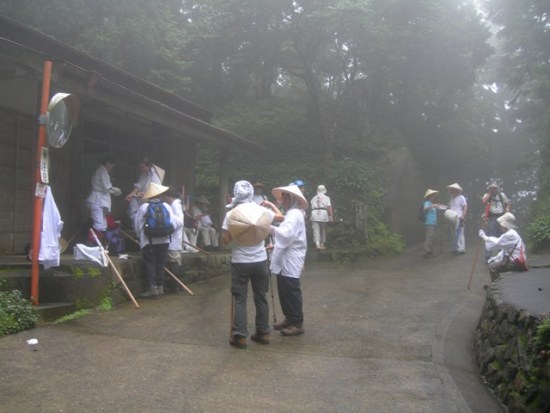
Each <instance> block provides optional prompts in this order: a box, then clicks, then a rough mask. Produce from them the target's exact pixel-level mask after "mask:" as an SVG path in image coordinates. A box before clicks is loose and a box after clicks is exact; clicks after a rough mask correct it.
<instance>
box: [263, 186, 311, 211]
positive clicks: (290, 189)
mask: <svg viewBox="0 0 550 413" xmlns="http://www.w3.org/2000/svg"><path fill="white" fill-rule="evenodd" d="M271 193H272V194H273V196H274V197H275V198H277V199H280V198H281V197H282V194H283V193H286V194H289V195H291V196H292V197H294V198H296V200H297V201H298V203H299V207H300V209H307V208H308V207H309V203H308V202H307V200H306V199H305V198H304V194H302V191H301V190H300V188H299V187H298V186H297V185H289V186H281V187H279V188H273V189H272V190H271Z"/></svg>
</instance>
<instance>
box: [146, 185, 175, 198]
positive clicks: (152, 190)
mask: <svg viewBox="0 0 550 413" xmlns="http://www.w3.org/2000/svg"><path fill="white" fill-rule="evenodd" d="M169 189H170V188H169V187H167V186H164V185H159V184H155V183H153V182H151V183H150V184H149V186H148V187H147V189H146V190H145V192H144V193H143V198H144V199H151V198H155V197H157V196H159V195H160V194H163V193H164V192H166V191H168V190H169Z"/></svg>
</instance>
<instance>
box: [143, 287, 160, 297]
mask: <svg viewBox="0 0 550 413" xmlns="http://www.w3.org/2000/svg"><path fill="white" fill-rule="evenodd" d="M139 298H153V299H156V298H159V292H158V288H157V287H151V288H149V289H148V290H147V291H145V292H143V293H141V294H140V295H139Z"/></svg>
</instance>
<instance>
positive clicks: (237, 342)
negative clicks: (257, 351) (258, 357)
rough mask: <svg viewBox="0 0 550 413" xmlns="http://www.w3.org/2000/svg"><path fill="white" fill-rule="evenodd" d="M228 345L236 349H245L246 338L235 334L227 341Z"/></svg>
mask: <svg viewBox="0 0 550 413" xmlns="http://www.w3.org/2000/svg"><path fill="white" fill-rule="evenodd" d="M229 344H231V345H232V346H233V347H237V348H241V349H242V348H246V337H243V336H239V335H238V334H235V335H234V336H232V337H231V338H230V339H229Z"/></svg>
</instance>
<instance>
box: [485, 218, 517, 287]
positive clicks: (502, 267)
mask: <svg viewBox="0 0 550 413" xmlns="http://www.w3.org/2000/svg"><path fill="white" fill-rule="evenodd" d="M497 221H498V223H499V225H500V227H501V230H502V235H501V236H500V237H498V238H497V237H488V236H487V235H486V234H485V231H483V230H482V229H480V230H479V236H480V238H481V239H483V241H485V248H486V249H487V250H488V251H496V250H500V251H499V253H498V254H497V255H496V256H494V257H491V258H490V259H489V261H488V264H489V273H490V275H491V281H494V280H496V279H497V278H498V277H499V275H500V273H501V272H506V271H527V269H528V266H527V256H526V254H525V244H524V243H523V240H522V239H521V236H520V235H519V234H518V232H517V231H516V228H517V227H516V218H515V217H514V215H513V214H512V213H510V212H507V213H505V214H504V215H502V216H501V217H499V218H498V219H497Z"/></svg>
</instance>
